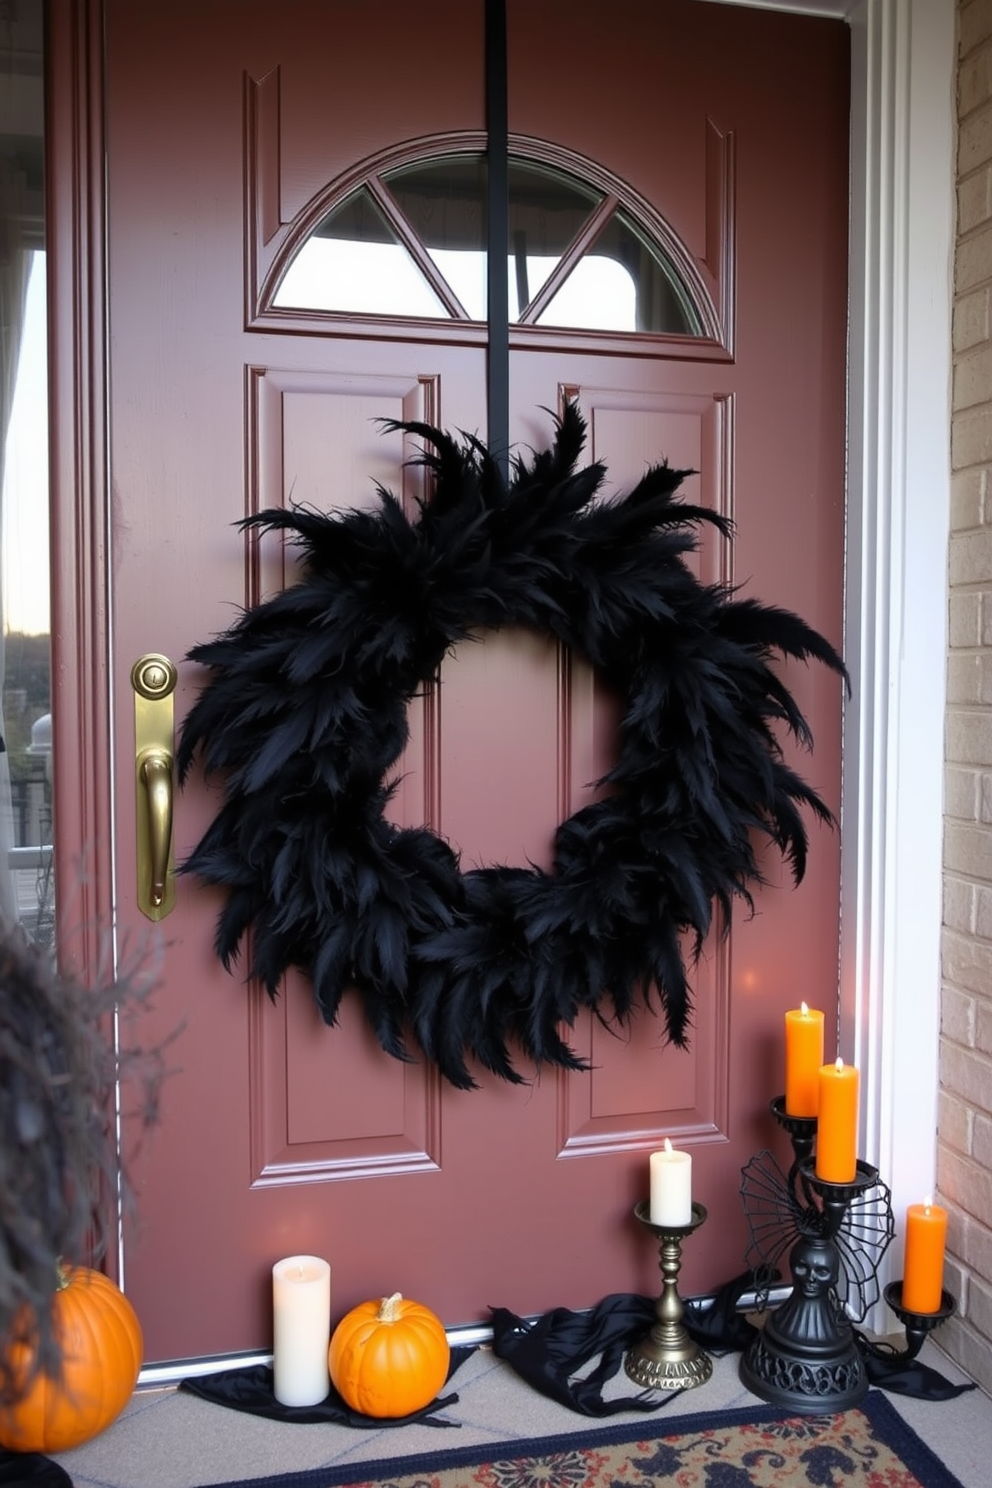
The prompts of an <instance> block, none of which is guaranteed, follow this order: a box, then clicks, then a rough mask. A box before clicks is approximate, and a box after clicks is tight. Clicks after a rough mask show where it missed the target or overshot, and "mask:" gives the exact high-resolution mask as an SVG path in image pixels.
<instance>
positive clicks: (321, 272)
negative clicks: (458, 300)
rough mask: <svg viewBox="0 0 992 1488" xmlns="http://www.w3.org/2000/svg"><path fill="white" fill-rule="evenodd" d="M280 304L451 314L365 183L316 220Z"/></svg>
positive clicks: (291, 269) (293, 265)
mask: <svg viewBox="0 0 992 1488" xmlns="http://www.w3.org/2000/svg"><path fill="white" fill-rule="evenodd" d="M273 304H274V305H277V306H278V307H279V308H280V309H286V308H292V309H294V310H339V311H344V312H351V313H354V314H359V315H423V316H430V317H434V318H441V317H444V318H446V317H447V314H448V312H447V310H446V309H445V308H444V306H443V305H442V304H441V301H440V300H439V299H438V297H437V295H436V294H435V293H434V290H433V289H432V288H431V286H430V284H428V282H427V280H426V279H425V278H424V276H423V274H422V273H421V272H420V269H419V268H418V267H417V265H416V263H415V262H414V260H413V259H412V258H411V257H410V254H409V253H408V252H407V250H406V248H405V247H404V246H403V244H402V243H400V242H399V241H398V240H397V238H396V236H395V234H394V233H393V230H392V228H391V227H390V226H389V224H388V223H387V221H386V219H385V218H384V217H383V215H382V213H381V212H380V211H379V208H378V207H377V206H376V204H375V202H374V201H373V199H372V196H371V195H370V193H369V192H368V191H366V190H365V189H364V188H362V189H360V190H358V191H355V192H353V193H352V194H351V196H349V197H347V198H346V200H345V201H343V202H342V203H341V205H340V206H339V207H335V208H334V210H333V211H331V212H328V214H327V216H326V217H325V218H323V220H322V221H321V222H319V223H318V224H317V226H316V227H315V228H314V230H313V232H312V233H311V234H310V236H309V237H308V238H307V240H306V242H305V243H304V244H303V245H302V247H301V248H300V251H299V252H298V253H297V255H296V257H295V258H294V259H293V261H292V263H291V264H290V265H289V268H288V269H287V270H286V273H285V274H284V275H283V278H282V282H281V283H280V285H279V288H278V290H277V291H276V295H275V299H274V300H273Z"/></svg>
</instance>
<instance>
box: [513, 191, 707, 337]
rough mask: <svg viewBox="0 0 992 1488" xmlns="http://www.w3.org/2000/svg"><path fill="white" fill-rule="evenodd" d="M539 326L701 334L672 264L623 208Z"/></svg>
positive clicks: (597, 240)
mask: <svg viewBox="0 0 992 1488" xmlns="http://www.w3.org/2000/svg"><path fill="white" fill-rule="evenodd" d="M538 325H556V326H573V327H583V328H585V329H589V330H603V331H647V332H650V333H651V334H653V335H683V336H699V335H701V334H702V326H701V325H700V324H699V320H698V317H697V315H696V312H695V310H694V308H693V306H692V302H691V300H690V299H689V296H688V294H687V293H686V291H685V289H684V288H683V286H682V285H681V283H680V281H679V277H678V275H677V274H676V272H675V270H674V268H673V267H672V266H671V265H670V264H669V263H668V262H667V261H666V260H665V258H664V257H663V256H662V253H661V250H660V249H659V248H658V247H657V246H655V245H653V244H650V243H649V242H648V241H647V239H646V238H645V237H644V236H643V235H642V234H641V233H640V232H639V231H638V229H637V228H636V227H635V226H634V224H633V223H632V222H631V220H630V219H629V217H627V216H626V215H625V214H624V213H623V212H622V211H617V212H615V213H614V214H613V216H612V217H611V218H610V220H609V222H608V223H607V224H606V227H605V228H604V229H603V231H602V232H601V233H600V235H599V237H598V238H597V239H596V241H595V243H594V244H593V246H592V248H591V249H590V251H589V252H588V253H587V254H586V255H585V257H584V258H582V259H580V261H579V262H578V263H577V264H576V266H575V268H574V269H573V270H572V272H571V274H569V276H568V278H567V279H566V281H565V283H564V284H563V285H562V287H561V289H560V290H559V291H558V293H557V294H556V295H555V297H554V299H553V300H552V301H551V303H550V305H548V306H547V308H546V309H545V310H544V313H543V314H542V315H540V316H539V317H538Z"/></svg>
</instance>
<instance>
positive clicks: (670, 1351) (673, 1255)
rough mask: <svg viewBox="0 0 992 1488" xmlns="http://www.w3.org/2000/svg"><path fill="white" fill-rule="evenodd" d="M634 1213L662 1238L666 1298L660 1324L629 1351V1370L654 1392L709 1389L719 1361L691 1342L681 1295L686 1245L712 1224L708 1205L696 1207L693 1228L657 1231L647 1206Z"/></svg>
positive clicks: (658, 1313) (660, 1227)
mask: <svg viewBox="0 0 992 1488" xmlns="http://www.w3.org/2000/svg"><path fill="white" fill-rule="evenodd" d="M634 1213H635V1215H636V1216H637V1218H638V1219H639V1220H640V1222H641V1224H643V1225H646V1226H647V1228H648V1229H649V1230H651V1231H652V1232H653V1234H655V1235H656V1236H657V1238H658V1243H659V1251H660V1260H659V1264H660V1266H661V1273H662V1276H663V1277H664V1281H663V1283H662V1288H661V1294H660V1296H659V1297H658V1301H657V1304H656V1306H655V1317H656V1319H657V1321H656V1322H655V1323H654V1325H653V1326H652V1328H651V1331H650V1332H649V1333H648V1334H647V1336H646V1337H644V1338H642V1339H641V1341H640V1343H637V1344H635V1345H634V1347H633V1348H632V1349H629V1350H628V1351H627V1356H626V1358H625V1359H624V1366H623V1367H624V1370H625V1371H626V1373H627V1374H628V1376H629V1377H630V1378H631V1379H632V1380H633V1381H634V1382H635V1383H636V1384H638V1385H641V1386H643V1387H644V1388H645V1389H648V1390H689V1389H692V1387H693V1386H694V1385H702V1384H705V1383H706V1381H707V1380H708V1379H709V1377H710V1375H711V1374H712V1373H713V1361H712V1359H711V1358H710V1356H709V1354H707V1353H706V1352H705V1351H704V1350H703V1349H702V1348H700V1346H699V1344H698V1343H697V1342H696V1341H695V1339H693V1338H690V1336H689V1333H688V1331H687V1330H686V1327H685V1324H684V1323H683V1321H682V1318H683V1316H684V1314H685V1308H684V1306H683V1303H682V1298H681V1297H680V1296H679V1290H678V1274H679V1269H680V1267H681V1265H682V1241H683V1240H684V1239H685V1237H686V1236H687V1235H691V1234H692V1232H693V1231H694V1230H698V1228H699V1226H700V1225H701V1224H702V1223H703V1221H704V1220H705V1218H706V1210H705V1209H704V1208H703V1206H702V1204H696V1203H693V1206H692V1219H691V1221H690V1222H689V1224H687V1225H680V1226H675V1225H656V1224H653V1223H652V1221H651V1205H650V1204H649V1203H648V1202H647V1201H646V1200H642V1201H641V1203H639V1204H638V1205H637V1206H636V1208H635V1209H634Z"/></svg>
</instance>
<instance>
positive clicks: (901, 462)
mask: <svg viewBox="0 0 992 1488" xmlns="http://www.w3.org/2000/svg"><path fill="white" fill-rule="evenodd" d="M850 21H851V26H852V76H853V94H852V125H853V129H852V193H851V206H852V212H851V319H850V379H849V384H850V386H849V436H848V486H849V489H848V541H847V605H846V627H847V636H846V655H847V659H848V662H849V665H850V667H851V670H852V672H853V676H854V698H853V701H852V704H851V706H850V708H849V710H848V714H847V721H846V728H845V748H844V753H845V760H846V762H847V764H846V769H845V783H844V795H843V847H842V864H843V867H842V884H843V888H842V935H841V1049H842V1051H843V1052H844V1055H845V1057H846V1058H849V1059H853V1060H854V1061H855V1062H856V1063H857V1064H858V1065H859V1066H860V1068H861V1070H862V1144H861V1145H862V1150H863V1156H864V1157H865V1158H866V1159H867V1160H868V1161H869V1162H871V1163H874V1164H876V1165H877V1166H878V1168H879V1171H880V1174H881V1176H882V1178H883V1179H884V1180H885V1181H886V1182H887V1183H888V1184H889V1185H890V1187H891V1189H892V1199H893V1208H894V1212H895V1218H896V1225H897V1230H898V1232H899V1233H898V1234H897V1239H896V1243H895V1245H894V1246H893V1247H892V1250H891V1252H890V1254H889V1256H888V1257H887V1264H886V1266H885V1268H884V1270H885V1274H884V1276H883V1280H888V1279H892V1278H893V1277H898V1276H899V1275H901V1260H902V1238H901V1232H902V1228H903V1215H904V1213H905V1206H906V1205H907V1204H908V1203H910V1202H916V1201H919V1200H920V1199H921V1198H923V1197H924V1196H925V1194H926V1193H928V1192H932V1191H933V1190H934V1187H935V1171H936V1145H937V1142H936V1124H937V1114H936V1113H937V1091H938V1080H939V1068H938V1043H939V1028H940V936H941V922H942V887H941V879H942V838H943V778H944V710H945V696H946V665H947V661H946V654H947V608H948V596H947V546H948V534H949V520H950V426H951V305H952V267H953V246H954V225H955V187H954V181H955V153H954V152H955V76H956V9H955V0H859V3H858V4H857V5H856V6H855V7H854V8H853V10H852V12H851V15H850Z"/></svg>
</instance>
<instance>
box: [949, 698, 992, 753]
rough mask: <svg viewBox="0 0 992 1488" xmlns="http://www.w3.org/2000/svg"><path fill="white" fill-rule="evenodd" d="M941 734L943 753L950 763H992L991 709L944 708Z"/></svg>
mask: <svg viewBox="0 0 992 1488" xmlns="http://www.w3.org/2000/svg"><path fill="white" fill-rule="evenodd" d="M945 735H946V750H945V755H946V758H947V760H948V761H949V762H950V763H952V764H960V765H992V712H982V711H981V710H980V709H976V708H951V709H948V713H947V726H946V730H945Z"/></svg>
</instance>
